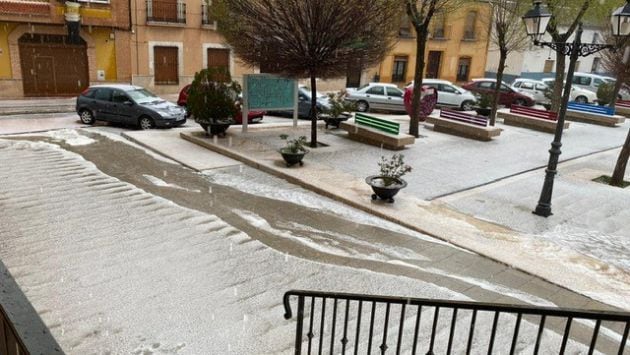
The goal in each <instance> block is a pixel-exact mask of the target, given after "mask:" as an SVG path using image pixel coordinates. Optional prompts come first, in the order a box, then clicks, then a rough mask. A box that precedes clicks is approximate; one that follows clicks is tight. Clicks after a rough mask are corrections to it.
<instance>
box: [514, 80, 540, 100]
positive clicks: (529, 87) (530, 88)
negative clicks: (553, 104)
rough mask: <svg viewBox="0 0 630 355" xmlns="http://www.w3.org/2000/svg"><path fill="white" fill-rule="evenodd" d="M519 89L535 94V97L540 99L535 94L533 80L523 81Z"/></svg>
mask: <svg viewBox="0 0 630 355" xmlns="http://www.w3.org/2000/svg"><path fill="white" fill-rule="evenodd" d="M518 90H520V91H522V92H524V93H527V94H530V95H532V96H534V99H535V100H536V101H538V100H539V98H538V97H537V96H536V94H535V92H536V90H535V87H534V83H532V82H531V81H523V82H522V83H521V86H520V87H519V88H518Z"/></svg>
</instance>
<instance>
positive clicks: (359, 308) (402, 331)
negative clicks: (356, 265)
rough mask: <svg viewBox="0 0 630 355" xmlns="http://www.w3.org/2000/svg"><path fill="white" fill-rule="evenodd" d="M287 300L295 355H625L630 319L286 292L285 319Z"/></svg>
mask: <svg viewBox="0 0 630 355" xmlns="http://www.w3.org/2000/svg"><path fill="white" fill-rule="evenodd" d="M292 297H297V314H296V316H297V324H296V334H295V354H302V353H307V354H312V353H317V354H322V353H325V354H333V353H341V354H345V353H352V354H372V353H373V351H374V352H378V353H380V354H385V353H386V352H387V351H388V350H390V349H391V350H392V351H394V353H395V354H400V353H405V354H407V353H411V354H427V355H434V354H453V353H454V354H471V353H474V354H480V353H484V354H486V353H487V354H492V353H493V351H494V353H496V354H515V353H528V354H532V353H533V354H538V353H539V352H540V353H541V354H549V353H554V354H564V353H565V352H569V351H571V353H580V354H593V352H594V351H595V350H596V349H597V350H598V351H601V352H603V353H605V354H618V355H624V353H625V354H628V353H629V351H630V346H628V342H627V340H628V331H629V330H630V313H623V312H608V311H585V310H575V309H561V308H549V307H534V306H520V305H503V304H491V303H477V302H461V301H448V300H431V299H421V298H403V297H388V296H368V295H359V294H346V293H329V292H313V291H298V290H292V291H289V292H287V293H285V295H284V300H283V301H284V308H285V315H284V317H285V318H286V319H291V318H292V316H293V312H292V310H291V298H292ZM331 307H332V310H331ZM305 326H306V329H305ZM602 348H603V349H604V350H602Z"/></svg>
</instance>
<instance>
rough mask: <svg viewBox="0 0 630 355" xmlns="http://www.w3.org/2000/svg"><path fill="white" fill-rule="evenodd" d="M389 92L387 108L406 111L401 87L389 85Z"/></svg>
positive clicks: (387, 89) (387, 91)
mask: <svg viewBox="0 0 630 355" xmlns="http://www.w3.org/2000/svg"><path fill="white" fill-rule="evenodd" d="M386 94H387V107H386V109H387V110H391V111H405V102H404V100H403V96H404V92H403V91H402V90H400V89H399V88H395V87H391V86H388V87H387V88H386Z"/></svg>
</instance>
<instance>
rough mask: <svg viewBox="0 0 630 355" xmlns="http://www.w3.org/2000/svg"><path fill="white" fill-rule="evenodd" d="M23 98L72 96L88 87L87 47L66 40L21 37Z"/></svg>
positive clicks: (26, 35) (65, 38)
mask: <svg viewBox="0 0 630 355" xmlns="http://www.w3.org/2000/svg"><path fill="white" fill-rule="evenodd" d="M18 43H19V47H20V59H21V63H20V64H21V66H22V79H23V83H24V96H74V95H77V94H79V93H80V92H81V91H83V90H84V89H85V88H86V87H87V86H88V85H89V75H88V61H87V46H86V44H85V42H82V43H79V44H72V43H68V37H67V36H61V35H43V34H25V35H24V36H22V37H21V38H20V39H19V41H18Z"/></svg>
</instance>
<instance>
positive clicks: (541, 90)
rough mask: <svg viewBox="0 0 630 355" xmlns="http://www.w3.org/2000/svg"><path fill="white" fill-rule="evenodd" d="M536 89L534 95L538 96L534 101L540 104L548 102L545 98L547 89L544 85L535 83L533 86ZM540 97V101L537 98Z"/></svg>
mask: <svg viewBox="0 0 630 355" xmlns="http://www.w3.org/2000/svg"><path fill="white" fill-rule="evenodd" d="M535 89H536V93H537V95H538V96H536V100H538V101H540V102H548V101H549V98H548V97H547V92H548V91H549V87H548V86H547V85H545V84H540V83H537V84H536V86H535ZM538 97H540V99H539V98H538Z"/></svg>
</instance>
